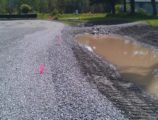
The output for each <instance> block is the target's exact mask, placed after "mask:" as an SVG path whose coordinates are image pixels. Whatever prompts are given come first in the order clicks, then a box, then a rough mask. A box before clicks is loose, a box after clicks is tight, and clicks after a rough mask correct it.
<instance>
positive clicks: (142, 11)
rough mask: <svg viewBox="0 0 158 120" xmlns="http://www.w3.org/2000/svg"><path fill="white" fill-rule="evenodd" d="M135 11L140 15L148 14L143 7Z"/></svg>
mask: <svg viewBox="0 0 158 120" xmlns="http://www.w3.org/2000/svg"><path fill="white" fill-rule="evenodd" d="M137 13H138V14H140V15H142V16H147V15H148V13H147V12H146V11H145V10H144V9H143V8H139V9H138V10H137Z"/></svg>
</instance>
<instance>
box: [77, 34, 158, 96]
mask: <svg viewBox="0 0 158 120" xmlns="http://www.w3.org/2000/svg"><path fill="white" fill-rule="evenodd" d="M78 40H79V42H80V43H82V44H84V45H86V47H87V48H88V49H89V50H90V51H94V52H96V53H97V54H99V55H101V56H103V57H105V58H106V60H108V61H110V62H111V63H113V64H115V65H116V66H117V68H118V70H119V71H120V73H121V75H122V76H123V77H124V78H126V79H127V80H130V81H133V82H135V83H137V84H139V85H141V86H142V87H144V88H145V89H146V90H147V91H148V92H150V93H152V94H153V95H158V53H157V52H155V51H153V50H152V49H150V48H145V47H143V46H140V45H139V44H138V43H136V42H133V41H131V40H128V39H125V38H121V37H118V36H110V35H106V36H105V35H104V36H92V35H88V34H86V35H81V36H78Z"/></svg>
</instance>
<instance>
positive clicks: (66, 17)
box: [38, 13, 158, 26]
mask: <svg viewBox="0 0 158 120" xmlns="http://www.w3.org/2000/svg"><path fill="white" fill-rule="evenodd" d="M49 17H50V15H49V14H42V13H38V18H39V19H47V20H48V19H49ZM55 17H56V18H57V20H59V21H61V22H64V23H66V24H71V25H73V24H78V23H100V24H104V23H107V22H109V21H110V22H111V21H113V22H114V21H115V22H121V21H122V22H136V21H145V22H147V23H148V24H149V25H151V26H158V16H157V17H151V16H146V15H140V14H135V15H129V14H117V15H107V14H105V13H95V14H94V13H83V14H78V15H76V14H59V15H56V16H55Z"/></svg>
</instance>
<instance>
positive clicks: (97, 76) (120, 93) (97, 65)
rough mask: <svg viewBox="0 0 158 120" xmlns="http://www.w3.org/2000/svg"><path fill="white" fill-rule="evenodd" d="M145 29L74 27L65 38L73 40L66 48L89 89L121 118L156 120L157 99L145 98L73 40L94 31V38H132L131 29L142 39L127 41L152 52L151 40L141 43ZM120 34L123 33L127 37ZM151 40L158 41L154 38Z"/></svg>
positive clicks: (105, 61) (107, 63) (137, 27)
mask: <svg viewBox="0 0 158 120" xmlns="http://www.w3.org/2000/svg"><path fill="white" fill-rule="evenodd" d="M148 27H150V26H147V25H146V24H144V23H142V24H140V23H132V24H124V25H114V26H94V27H74V28H71V30H70V32H69V34H71V36H73V37H72V38H69V39H72V41H71V42H70V43H69V44H70V45H71V47H72V50H73V52H74V56H75V57H76V59H77V61H78V64H79V65H80V67H81V71H82V73H83V75H84V76H85V78H86V80H87V81H88V82H89V84H90V85H91V87H92V89H97V90H98V91H99V92H100V93H101V94H102V95H103V96H105V97H106V98H107V99H109V100H110V101H111V102H112V104H113V105H115V106H116V107H117V109H119V110H121V111H122V114H123V115H124V116H126V118H128V119H143V120H148V119H152V120H157V119H158V98H157V97H154V96H152V95H151V94H148V93H147V92H146V91H144V90H143V89H142V88H141V87H140V86H139V85H137V84H135V83H134V82H130V81H129V80H128V79H124V78H123V77H122V76H121V75H120V74H119V72H118V70H117V68H116V66H115V65H113V64H111V63H110V62H108V60H105V59H104V58H103V57H101V56H98V55H97V54H95V53H94V52H90V51H89V50H87V49H86V48H85V47H84V46H83V45H80V44H78V43H77V42H76V39H74V38H75V36H76V35H78V34H83V33H90V34H93V33H94V30H96V31H97V32H95V33H96V34H104V35H105V34H106V35H109V34H117V35H122V36H128V37H132V34H130V32H128V30H129V29H131V28H132V30H133V31H134V32H137V35H136V36H139V39H141V38H142V39H141V40H142V41H140V40H139V39H137V37H132V38H134V40H133V39H132V40H131V41H135V42H139V43H140V44H141V45H143V46H146V47H148V48H151V49H154V50H155V51H156V50H157V49H156V47H154V46H153V45H152V44H154V43H152V41H153V39H148V40H146V39H143V38H144V36H143V32H144V31H143V30H142V28H148ZM150 29H151V30H152V31H155V29H156V28H152V27H150ZM122 30H124V31H126V33H128V34H126V33H125V32H123V31H122ZM146 31H147V30H146ZM148 32H149V31H148ZM138 33H139V34H138ZM135 34H136V33H135ZM144 34H145V33H144ZM67 37H68V36H67ZM154 37H158V35H156V36H154ZM143 40H144V41H143ZM150 40H151V41H150ZM148 41H150V42H148ZM146 43H147V44H146ZM155 46H156V45H155Z"/></svg>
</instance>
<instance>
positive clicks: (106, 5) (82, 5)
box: [0, 0, 157, 15]
mask: <svg viewBox="0 0 158 120" xmlns="http://www.w3.org/2000/svg"><path fill="white" fill-rule="evenodd" d="M155 1H156V0H151V4H152V8H153V15H157V9H156V2H155ZM120 3H123V9H124V12H127V3H130V8H131V14H134V13H135V0H0V13H10V14H11V13H16V14H17V13H20V11H21V10H20V6H21V5H22V4H27V5H29V6H31V7H32V11H36V12H40V13H63V12H64V13H72V12H74V11H75V10H78V11H79V12H89V11H91V12H110V13H112V14H115V13H116V9H115V6H116V4H120Z"/></svg>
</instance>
